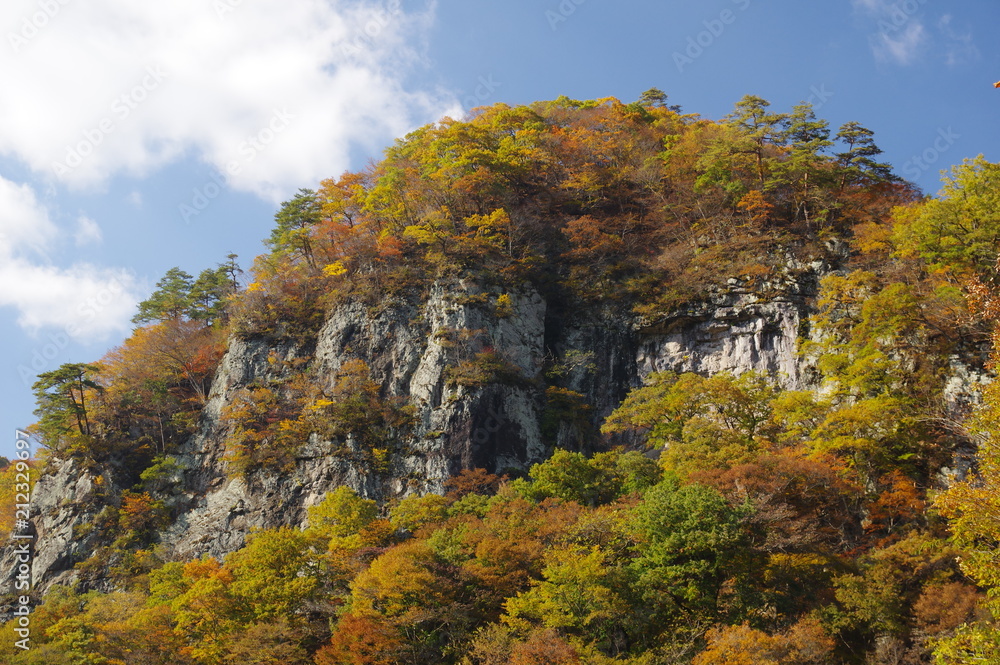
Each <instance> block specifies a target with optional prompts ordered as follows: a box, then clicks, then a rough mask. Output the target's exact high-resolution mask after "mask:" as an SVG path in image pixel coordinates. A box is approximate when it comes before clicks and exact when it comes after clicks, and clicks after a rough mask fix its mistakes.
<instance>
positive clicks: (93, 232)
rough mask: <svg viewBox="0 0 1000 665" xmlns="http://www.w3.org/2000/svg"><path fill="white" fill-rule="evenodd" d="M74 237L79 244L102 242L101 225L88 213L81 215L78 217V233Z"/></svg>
mask: <svg viewBox="0 0 1000 665" xmlns="http://www.w3.org/2000/svg"><path fill="white" fill-rule="evenodd" d="M73 239H74V240H76V244H77V246H81V245H89V244H90V243H99V242H101V227H100V226H98V225H97V222H95V221H94V220H92V219H91V218H89V217H87V216H86V215H80V216H79V217H77V219H76V233H75V234H74V235H73Z"/></svg>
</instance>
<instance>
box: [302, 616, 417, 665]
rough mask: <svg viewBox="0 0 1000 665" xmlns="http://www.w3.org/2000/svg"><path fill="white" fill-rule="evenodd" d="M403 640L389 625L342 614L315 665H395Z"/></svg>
mask: <svg viewBox="0 0 1000 665" xmlns="http://www.w3.org/2000/svg"><path fill="white" fill-rule="evenodd" d="M402 646H403V640H402V638H401V637H400V635H399V631H398V630H397V629H396V628H395V626H393V625H392V624H391V623H389V622H387V621H383V620H380V619H379V618H377V617H371V616H358V615H355V614H345V615H344V616H342V617H340V620H339V621H338V622H337V628H336V630H334V632H333V636H332V637H331V638H330V643H329V644H326V645H325V646H323V647H322V648H321V649H320V650H319V651H318V652H316V656H315V657H314V662H315V663H316V665H395V664H396V663H398V662H399V655H400V654H399V651H400V649H401V648H402Z"/></svg>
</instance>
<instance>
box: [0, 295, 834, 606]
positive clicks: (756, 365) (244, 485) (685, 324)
mask: <svg viewBox="0 0 1000 665" xmlns="http://www.w3.org/2000/svg"><path fill="white" fill-rule="evenodd" d="M802 284H805V286H802ZM809 284H815V280H814V279H810V280H803V281H800V282H798V283H793V284H792V285H790V286H788V285H786V286H787V288H785V289H784V290H782V291H780V292H776V295H773V296H770V297H767V298H764V297H760V296H757V295H754V294H753V293H750V292H749V291H747V290H745V289H742V288H740V287H739V285H734V286H733V287H732V288H730V289H729V290H727V291H721V292H719V293H718V294H716V295H714V296H712V298H711V299H709V300H707V301H706V302H702V303H699V304H696V305H692V306H690V307H687V308H685V309H684V310H682V311H680V312H678V313H676V314H675V315H673V316H671V317H669V318H667V319H664V320H662V321H657V322H648V321H636V320H635V317H633V316H631V315H630V314H623V313H621V312H613V311H609V310H608V311H606V310H596V309H595V310H592V311H586V310H583V309H580V310H575V311H569V312H564V311H557V308H555V307H553V306H552V303H548V302H546V301H545V299H544V298H543V297H542V296H541V295H540V294H539V293H538V292H536V291H534V290H532V289H530V288H527V287H525V288H524V289H522V290H521V291H519V292H512V293H507V294H503V293H502V292H501V291H499V290H498V289H496V288H489V287H483V286H481V285H479V284H477V283H474V282H466V281H460V280H454V281H441V282H439V283H437V284H435V285H434V286H433V287H432V288H431V289H430V292H429V294H428V296H427V297H426V299H425V300H423V301H422V302H405V301H404V302H395V303H386V304H384V305H382V306H381V307H379V308H369V307H366V306H364V305H362V304H360V303H349V304H345V305H343V306H341V307H339V308H338V309H336V310H335V311H333V312H332V313H331V315H330V316H329V317H328V319H327V320H326V322H325V324H324V325H323V327H322V329H321V330H320V331H319V333H318V336H317V338H316V340H315V344H313V345H310V346H309V347H304V346H298V345H296V344H294V343H292V342H269V341H266V340H264V339H249V340H248V339H233V340H231V342H230V344H229V348H228V351H227V353H226V354H225V357H224V358H223V360H222V363H221V365H220V367H219V370H218V373H217V375H216V377H215V381H214V384H213V386H212V390H211V393H210V396H209V399H208V402H207V404H206V405H205V407H204V410H203V412H202V415H201V420H200V425H199V431H198V432H197V434H196V435H195V436H193V437H192V438H191V439H190V440H189V441H188V442H186V443H185V444H184V445H183V446H182V447H181V449H180V451H179V452H178V453H177V454H176V456H175V457H176V459H177V462H178V464H179V470H178V471H176V473H175V474H174V477H173V486H172V488H171V489H169V490H167V491H165V492H164V495H163V497H162V498H163V499H164V500H165V501H166V502H167V504H168V505H169V506H170V507H171V509H172V511H173V515H174V516H175V518H174V521H173V523H172V525H171V526H170V527H169V528H167V529H166V530H165V531H164V532H163V533H162V534H161V542H162V554H163V556H165V557H167V558H173V559H189V558H192V557H197V556H200V555H202V554H205V553H208V554H211V555H214V556H223V555H225V554H227V553H228V552H232V551H234V550H236V549H238V548H239V547H241V546H242V545H243V544H244V543H245V541H246V536H247V534H249V533H250V532H251V531H252V530H253V529H255V528H272V527H277V526H282V525H292V526H301V525H304V524H305V523H306V521H307V514H306V511H307V508H308V507H310V506H312V505H315V504H316V503H318V502H319V501H321V500H322V499H323V497H324V496H325V495H326V494H327V492H329V491H331V490H333V489H335V488H336V487H338V486H341V485H346V486H348V487H351V488H353V489H354V490H356V491H357V492H358V493H359V494H361V495H362V496H365V497H370V498H374V499H377V500H379V501H385V500H388V499H391V498H393V497H400V496H404V495H407V494H412V493H425V492H429V491H441V489H442V484H443V482H444V481H445V480H446V479H447V478H448V477H449V476H451V475H453V474H455V473H457V472H458V471H460V470H461V469H464V468H474V467H484V468H487V469H489V470H491V471H495V472H504V471H505V470H509V469H522V470H523V469H526V468H528V467H529V466H530V465H531V464H534V463H537V462H540V461H543V460H544V459H546V458H547V457H548V456H549V455H550V454H551V452H552V449H553V447H554V446H556V445H558V446H560V447H567V448H571V449H572V448H577V449H579V448H581V447H583V446H585V441H583V440H582V439H581V436H580V431H579V430H575V429H574V428H573V427H568V426H565V425H564V426H561V427H559V428H558V431H557V432H553V431H548V433H547V434H546V435H543V427H542V423H543V420H544V419H543V415H544V413H545V409H546V393H545V389H546V382H545V380H544V376H543V373H544V372H546V371H549V372H551V371H552V369H553V368H556V367H557V368H559V371H560V373H561V380H560V381H561V385H563V386H564V387H566V388H568V389H570V390H573V391H576V392H578V393H580V394H582V395H583V396H584V398H585V400H586V402H587V403H589V404H590V405H591V407H592V410H591V412H590V417H591V420H592V421H593V423H594V424H598V423H599V422H600V421H601V420H603V418H604V417H605V416H606V415H607V414H608V413H610V412H611V411H612V410H613V409H614V408H615V407H617V406H618V404H619V403H620V402H621V400H622V399H623V398H624V396H625V395H626V393H627V392H628V390H629V389H631V388H633V387H636V386H638V385H641V383H642V379H643V377H644V376H646V375H647V374H648V373H650V372H654V371H662V370H674V371H678V372H682V371H694V372H700V373H704V374H713V373H716V372H721V371H729V372H733V373H734V374H739V373H741V372H744V371H746V370H751V369H752V370H757V371H760V372H765V373H768V374H770V375H772V376H775V377H777V378H778V379H779V380H780V381H781V382H782V383H784V385H785V386H786V387H801V386H804V385H807V384H808V377H807V376H806V374H805V372H804V371H803V368H802V366H801V361H800V359H799V358H798V356H797V355H796V351H795V349H796V339H797V337H798V336H799V335H801V334H802V333H803V332H804V330H805V326H806V322H807V316H808V314H809V307H810V302H811V300H810V298H811V296H812V293H811V288H810V287H809V286H808V285H809ZM501 295H506V296H507V298H505V299H504V300H505V301H507V302H505V303H503V304H502V306H501V305H500V301H499V300H498V298H499V296H501ZM508 299H509V300H508ZM490 351H492V352H493V353H494V354H495V355H496V357H499V358H501V359H502V360H503V361H504V363H505V365H504V366H505V367H506V368H507V371H506V372H505V374H504V375H503V377H501V378H500V379H499V380H497V381H492V382H486V383H485V384H483V385H478V384H476V383H475V382H457V383H456V382H454V381H449V376H450V372H453V371H454V370H453V368H455V367H456V366H460V365H462V363H463V362H464V363H468V362H469V361H470V360H475V358H476V354H477V353H482V352H490ZM352 359H360V360H363V361H364V362H366V363H367V364H368V367H369V369H370V372H371V376H372V378H373V380H374V381H376V382H377V383H378V384H379V385H380V386H381V388H382V392H383V394H384V396H386V397H396V398H402V399H405V400H406V401H407V402H408V403H409V404H410V405H412V407H413V408H414V410H415V426H414V427H413V429H412V430H411V431H410V432H409V434H408V436H407V437H406V440H405V441H404V442H403V444H402V446H401V447H400V448H399V449H398V450H397V451H396V452H395V454H394V455H393V456H392V458H391V460H390V461H389V463H388V466H387V468H385V469H383V470H381V471H377V470H374V469H373V468H371V465H370V464H368V463H366V462H364V461H362V460H361V457H360V456H358V455H351V454H345V450H346V451H347V452H348V453H349V452H350V451H351V450H352V446H355V445H356V442H353V441H352V440H351V438H350V437H348V440H347V441H339V442H337V441H325V440H322V439H321V438H320V437H318V436H317V435H315V434H314V435H312V436H310V438H309V440H308V441H307V442H305V445H303V447H302V448H301V450H300V451H299V453H298V455H297V457H296V459H295V461H294V468H293V469H291V470H290V471H283V472H279V471H273V470H266V469H258V470H254V471H252V472H250V473H247V474H246V475H245V476H240V475H238V474H233V473H230V472H227V462H226V459H225V439H226V435H227V430H226V425H225V423H224V419H223V418H222V414H223V410H224V409H225V407H226V405H227V404H230V403H231V402H232V400H233V398H234V395H235V394H236V393H237V391H239V390H240V389H242V388H245V387H247V386H250V385H252V384H267V383H269V382H271V381H273V380H280V379H282V378H286V374H285V373H286V372H288V371H289V370H287V369H286V368H287V367H288V366H289V365H290V364H294V362H295V361H296V360H299V361H302V362H303V363H306V364H308V365H309V366H311V367H312V369H313V375H314V377H315V378H316V380H318V381H320V382H321V383H325V385H326V387H332V386H333V384H334V382H335V379H336V375H337V372H338V370H339V369H340V368H341V367H342V366H343V365H344V363H346V362H347V361H349V360H352ZM97 482H98V479H97V476H96V475H93V474H90V473H87V472H82V471H81V470H79V469H78V468H76V466H75V465H74V464H73V463H62V464H55V465H54V466H53V469H52V471H51V472H50V474H49V475H47V476H46V477H45V478H44V479H43V480H42V481H41V482H40V483H39V484H38V487H37V488H36V492H35V496H36V504H35V507H34V512H33V522H34V525H35V528H36V530H37V532H38V544H39V549H38V553H37V555H36V557H35V572H36V580H38V581H39V582H40V583H41V585H42V586H43V587H45V586H48V585H50V584H53V583H55V582H63V583H66V582H72V581H74V579H75V576H76V574H77V573H76V572H75V571H73V570H72V565H73V564H74V563H76V562H77V561H80V560H83V559H85V558H86V556H87V555H88V553H89V552H91V551H93V548H94V547H95V545H96V544H97V543H96V542H95V541H94V540H93V537H92V536H86V535H83V534H85V532H86V530H87V527H86V526H85V525H87V524H88V523H90V522H92V521H93V520H94V517H95V515H96V512H97V511H98V510H99V509H100V507H101V500H100V498H99V497H97V496H96V495H94V494H93V492H94V489H93V488H94V487H95V485H96V483H97ZM95 498H96V499H97V500H96V501H95V500H94V499H95ZM8 558H9V556H8ZM4 565H5V566H6V567H5V570H9V569H10V567H9V566H7V565H6V561H5V562H4Z"/></svg>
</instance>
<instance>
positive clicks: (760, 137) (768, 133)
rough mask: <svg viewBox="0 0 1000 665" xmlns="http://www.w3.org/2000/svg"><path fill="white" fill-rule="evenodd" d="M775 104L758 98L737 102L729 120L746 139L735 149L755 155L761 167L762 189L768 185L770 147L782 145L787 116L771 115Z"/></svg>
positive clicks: (727, 117)
mask: <svg viewBox="0 0 1000 665" xmlns="http://www.w3.org/2000/svg"><path fill="white" fill-rule="evenodd" d="M770 106H771V103H770V102H768V101H767V100H766V99H763V98H761V97H757V96H756V95H746V96H744V97H743V99H741V100H740V101H738V102H736V106H735V108H734V109H733V112H732V113H730V114H729V115H727V116H726V120H727V121H728V122H729V123H730V124H731V125H733V126H734V127H736V128H737V129H738V130H739V131H740V134H741V136H742V140H741V141H740V143H738V144H737V145H736V146H734V147H733V148H732V150H733V151H734V152H739V153H744V154H749V155H752V156H753V158H754V162H755V164H756V168H757V178H758V181H759V184H760V188H761V189H764V188H765V186H766V182H767V177H766V176H767V163H768V162H769V161H770V160H769V159H768V156H767V152H768V146H771V145H776V144H780V143H781V141H782V139H783V137H784V133H783V127H784V124H785V121H786V118H787V116H786V115H785V114H783V113H770V112H768V110H767V109H768V107H770Z"/></svg>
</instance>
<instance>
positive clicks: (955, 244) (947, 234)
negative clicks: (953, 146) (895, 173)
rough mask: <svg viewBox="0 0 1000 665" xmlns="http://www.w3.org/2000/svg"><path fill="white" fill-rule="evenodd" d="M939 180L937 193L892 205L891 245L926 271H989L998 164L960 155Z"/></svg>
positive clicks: (998, 235) (999, 232) (999, 235)
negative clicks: (906, 205)
mask: <svg viewBox="0 0 1000 665" xmlns="http://www.w3.org/2000/svg"><path fill="white" fill-rule="evenodd" d="M943 181H944V186H943V187H942V189H941V194H940V196H939V197H937V198H934V199H929V200H926V201H924V202H922V203H918V204H915V205H914V206H911V207H909V208H900V209H897V211H896V215H895V217H896V224H895V229H894V232H893V242H894V244H895V245H896V247H898V248H899V250H900V251H901V253H903V254H904V255H909V256H919V257H920V258H922V259H923V260H924V261H926V262H927V264H928V267H929V268H930V270H932V271H942V272H945V271H946V272H950V273H951V274H958V275H962V274H963V273H968V272H973V273H978V274H981V275H982V274H989V273H991V272H992V269H993V267H994V263H995V262H996V259H997V247H998V245H1000V163H992V162H988V161H987V160H986V159H985V158H984V157H983V156H982V155H979V156H978V157H974V158H972V159H965V160H963V161H962V163H961V164H956V165H955V166H952V167H951V170H950V171H949V172H948V175H946V176H945V177H944V178H943Z"/></svg>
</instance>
